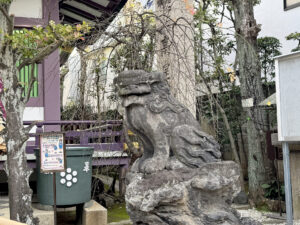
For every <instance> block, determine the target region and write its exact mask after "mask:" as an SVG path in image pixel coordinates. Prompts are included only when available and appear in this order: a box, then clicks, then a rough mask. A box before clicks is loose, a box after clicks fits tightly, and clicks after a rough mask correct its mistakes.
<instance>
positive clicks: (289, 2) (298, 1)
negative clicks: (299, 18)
mask: <svg viewBox="0 0 300 225" xmlns="http://www.w3.org/2000/svg"><path fill="white" fill-rule="evenodd" d="M297 6H300V0H284V8H285V9H291V8H294V7H297Z"/></svg>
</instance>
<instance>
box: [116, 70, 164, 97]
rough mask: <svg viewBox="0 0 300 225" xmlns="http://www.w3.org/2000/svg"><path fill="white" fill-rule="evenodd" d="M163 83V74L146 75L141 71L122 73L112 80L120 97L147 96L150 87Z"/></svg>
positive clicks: (152, 73)
mask: <svg viewBox="0 0 300 225" xmlns="http://www.w3.org/2000/svg"><path fill="white" fill-rule="evenodd" d="M165 82H166V76H165V75H164V74H163V73H159V72H151V73H148V72H146V71H143V70H128V71H124V72H122V73H120V74H119V76H118V77H116V78H115V79H114V84H115V85H116V86H117V88H118V89H119V95H120V96H121V97H125V96H129V95H144V94H149V93H151V91H152V89H151V86H153V85H155V84H158V83H165Z"/></svg>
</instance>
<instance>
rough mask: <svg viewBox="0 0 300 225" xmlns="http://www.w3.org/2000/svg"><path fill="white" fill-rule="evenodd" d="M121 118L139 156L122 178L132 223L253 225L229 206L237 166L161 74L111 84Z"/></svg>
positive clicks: (129, 76) (236, 188)
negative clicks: (223, 155) (118, 99)
mask: <svg viewBox="0 0 300 225" xmlns="http://www.w3.org/2000/svg"><path fill="white" fill-rule="evenodd" d="M114 83H115V84H116V86H117V87H118V89H119V95H120V97H121V98H122V105H123V107H124V108H125V119H126V123H127V124H128V126H129V128H130V130H132V131H133V132H134V133H135V134H136V135H137V136H138V137H139V138H140V139H141V141H142V144H143V148H144V153H143V156H142V157H141V158H139V159H138V160H136V161H135V163H134V164H133V166H132V168H131V172H130V173H128V174H127V177H126V179H127V189H126V194H125V199H126V207H127V211H128V213H129V215H130V218H131V220H132V221H133V223H134V224H136V225H138V224H139V225H167V224H170V225H216V224H223V225H243V224H244V225H246V224H247V225H258V224H259V223H257V222H255V221H252V220H251V219H241V218H240V215H239V214H238V212H237V211H236V210H235V209H233V208H232V207H231V206H230V205H231V202H232V200H233V198H234V197H235V196H236V195H237V194H238V193H239V192H240V183H239V174H240V173H239V168H238V165H237V164H235V163H234V162H229V161H227V162H220V158H221V153H220V147H219V145H218V143H217V142H216V141H215V139H214V138H213V137H212V136H210V135H208V134H206V133H205V132H203V131H202V130H201V127H200V125H199V123H198V122H197V121H196V119H195V118H194V117H193V116H192V114H191V113H190V112H189V111H188V110H187V109H186V108H185V107H184V106H182V105H181V104H180V103H179V102H178V101H177V100H176V99H175V98H174V97H173V96H172V95H171V94H170V89H169V86H168V84H167V81H166V77H165V75H164V74H162V73H147V72H145V71H126V72H123V73H121V74H120V75H119V77H117V78H116V79H115V80H114Z"/></svg>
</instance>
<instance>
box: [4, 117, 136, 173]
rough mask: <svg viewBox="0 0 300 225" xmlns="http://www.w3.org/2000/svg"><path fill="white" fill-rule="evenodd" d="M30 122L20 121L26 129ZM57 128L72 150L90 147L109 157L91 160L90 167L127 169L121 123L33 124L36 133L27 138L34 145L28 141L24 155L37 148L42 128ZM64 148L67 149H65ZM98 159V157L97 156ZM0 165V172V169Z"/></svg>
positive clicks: (32, 162)
mask: <svg viewBox="0 0 300 225" xmlns="http://www.w3.org/2000/svg"><path fill="white" fill-rule="evenodd" d="M32 123H33V121H24V125H30V124H32ZM47 125H48V126H49V125H60V126H61V130H62V132H64V133H65V137H66V142H67V144H72V146H89V147H94V149H95V152H99V153H105V152H106V153H109V155H108V156H107V155H106V156H105V157H101V156H99V157H96V158H94V159H93V165H94V166H105V165H116V166H121V167H124V168H127V167H128V166H129V163H130V158H129V157H128V156H127V154H126V153H124V151H123V146H124V141H123V129H122V121H121V120H110V121H100V122H99V121H41V122H37V124H36V126H37V129H36V132H35V133H32V134H30V137H34V138H35V141H28V143H27V146H26V152H27V153H28V154H32V153H33V152H34V149H36V148H39V134H41V133H43V132H44V127H45V126H47ZM67 146H68V145H67ZM100 155H101V154H100ZM3 163H4V162H3V161H1V162H0V169H3ZM28 164H29V166H30V167H32V168H35V161H32V160H29V161H28Z"/></svg>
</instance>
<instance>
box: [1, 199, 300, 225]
mask: <svg viewBox="0 0 300 225" xmlns="http://www.w3.org/2000/svg"><path fill="white" fill-rule="evenodd" d="M234 207H235V208H236V209H237V210H238V211H239V212H240V213H241V215H242V216H243V217H251V218H253V219H255V220H258V221H260V222H261V223H262V224H264V225H285V224H286V223H285V214H283V216H282V217H281V216H280V215H279V213H270V212H259V211H257V210H255V209H250V206H249V205H242V206H241V205H234ZM7 215H8V197H7V196H0V216H5V217H7ZM58 222H59V223H58V225H74V222H75V212H63V213H62V212H60V213H59V214H58ZM130 224H131V223H130V221H129V220H126V221H120V222H116V223H111V224H110V225H130ZM294 225H300V221H295V222H294Z"/></svg>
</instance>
